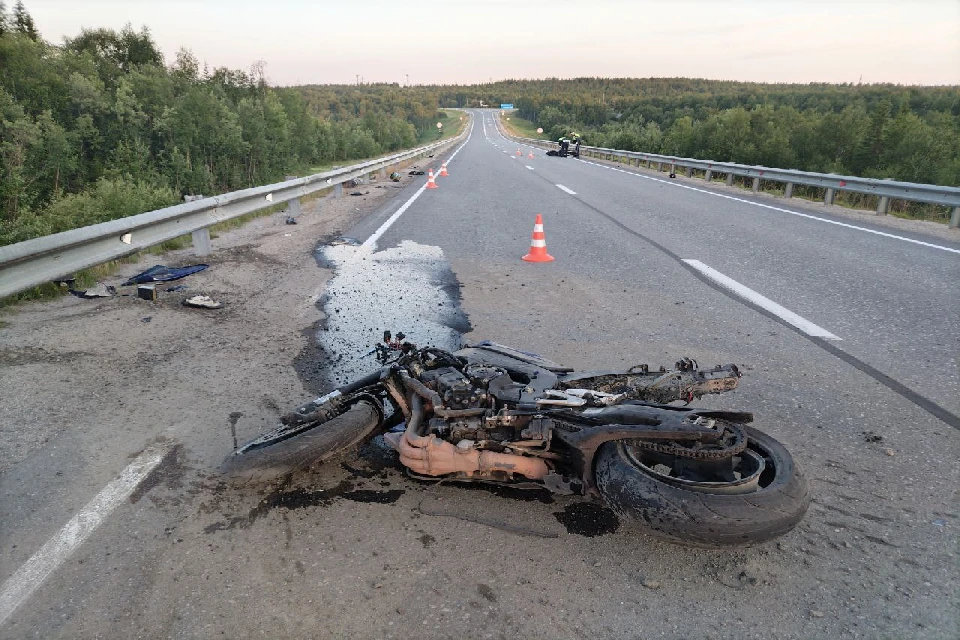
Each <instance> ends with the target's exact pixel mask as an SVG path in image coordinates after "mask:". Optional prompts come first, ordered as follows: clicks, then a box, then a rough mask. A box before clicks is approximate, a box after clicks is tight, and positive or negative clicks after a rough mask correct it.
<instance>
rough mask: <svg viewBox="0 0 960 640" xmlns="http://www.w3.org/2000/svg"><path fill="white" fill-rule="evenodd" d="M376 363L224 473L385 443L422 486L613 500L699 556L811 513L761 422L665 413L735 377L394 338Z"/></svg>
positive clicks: (268, 471) (269, 471) (301, 411)
mask: <svg viewBox="0 0 960 640" xmlns="http://www.w3.org/2000/svg"><path fill="white" fill-rule="evenodd" d="M401 340H402V336H401ZM376 351H377V356H378V360H380V361H381V363H382V364H383V366H382V367H381V368H379V369H378V370H376V371H374V372H373V373H371V374H370V375H368V376H366V377H363V378H361V379H359V380H357V381H355V382H353V383H351V384H348V385H346V386H343V387H340V388H339V389H336V390H335V391H332V392H330V393H328V394H326V395H324V396H322V397H320V398H317V399H316V400H314V401H312V402H309V403H307V404H305V405H303V406H301V407H300V408H298V409H296V410H295V411H293V412H291V413H288V414H286V415H285V416H283V417H282V418H281V423H282V424H281V425H280V426H279V427H278V428H276V429H274V430H273V431H270V432H268V433H265V434H263V435H261V436H259V437H258V438H256V439H254V440H252V441H251V442H248V443H247V444H245V445H243V446H242V447H240V448H239V449H237V450H236V451H235V452H234V453H233V454H232V455H231V456H229V457H228V459H227V460H226V461H225V463H224V471H225V473H227V474H228V475H229V476H233V477H235V478H240V479H248V480H250V479H252V480H266V479H271V478H276V477H279V476H281V475H283V474H286V473H289V472H291V471H293V470H296V469H300V468H304V467H306V466H309V465H310V464H313V463H316V462H319V461H322V460H324V459H327V458H330V457H332V456H333V455H336V454H337V453H339V452H342V451H344V450H347V449H350V448H351V447H354V446H355V445H358V444H360V443H363V442H365V441H367V440H370V439H372V438H374V437H375V436H377V435H380V434H385V435H384V440H385V441H386V443H387V444H388V445H389V446H390V447H392V448H393V449H395V450H397V451H398V452H399V454H400V462H401V463H402V464H403V465H404V466H405V467H406V469H407V472H408V473H409V474H410V475H412V476H415V477H418V478H423V479H433V480H436V479H446V480H456V481H467V482H488V483H505V484H510V485H512V486H520V487H523V486H531V485H533V486H536V487H539V488H546V489H549V490H550V491H553V492H556V493H561V494H583V495H588V496H592V497H595V498H601V499H602V500H603V501H604V502H605V503H606V504H607V505H608V506H609V507H610V508H612V509H613V510H614V511H615V512H617V513H618V514H619V515H621V516H624V517H626V518H627V519H629V520H633V521H635V522H637V523H638V524H639V525H641V526H642V527H644V528H646V529H647V530H648V531H649V532H650V533H652V534H653V535H656V536H659V537H662V538H666V539H668V540H671V541H674V542H679V543H682V544H688V545H694V546H700V547H730V546H749V545H752V544H756V543H759V542H763V541H765V540H769V539H771V538H774V537H776V536H779V535H781V534H783V533H785V532H787V531H789V530H790V529H792V528H793V527H794V526H795V525H796V524H797V523H798V522H799V521H800V519H801V518H802V517H803V514H804V512H805V511H806V509H807V507H808V505H809V502H810V498H809V494H808V491H807V486H806V482H805V480H804V478H803V476H802V475H801V473H800V471H799V470H798V468H797V467H796V465H795V464H794V462H793V460H792V458H791V456H790V454H789V453H788V452H787V450H786V449H785V448H784V447H783V445H781V444H780V443H779V442H777V441H776V440H774V439H773V438H771V437H770V436H768V435H766V434H764V433H762V432H760V431H758V430H757V429H754V428H751V427H749V426H746V425H747V423H749V422H751V421H752V419H753V416H752V415H751V414H750V413H745V412H737V411H720V410H707V409H694V408H690V407H688V406H676V405H671V404H668V403H670V402H674V401H683V402H686V403H687V404H689V402H690V401H692V400H694V399H696V398H699V397H701V396H703V395H705V394H715V393H722V392H724V391H729V390H731V389H734V388H735V387H736V386H737V384H738V381H739V378H740V375H741V374H740V371H739V370H738V369H737V367H736V366H735V365H732V364H728V365H723V366H717V367H715V368H713V369H701V368H699V367H698V366H697V363H696V362H695V361H693V360H689V359H683V360H681V361H679V362H677V363H676V365H675V366H674V367H673V368H671V369H666V368H662V367H661V368H659V370H657V369H652V368H650V367H648V366H647V365H639V366H636V367H633V368H631V369H630V370H628V371H626V372H623V373H582V372H576V371H574V370H573V369H570V368H568V367H564V366H561V365H559V364H557V363H555V362H551V361H549V360H546V359H545V358H542V357H540V356H538V355H535V354H531V353H527V352H523V351H519V350H517V349H513V348H510V347H506V346H504V345H500V344H497V343H494V342H489V341H484V342H481V343H478V344H475V345H472V346H467V347H465V348H463V349H460V350H458V351H456V352H452V353H451V352H448V351H444V350H441V349H436V348H429V347H428V348H416V347H415V346H414V345H412V344H410V343H408V342H402V341H400V340H392V341H391V340H390V339H388V338H387V336H386V335H385V344H384V345H380V346H379V347H378V348H377V350H376Z"/></svg>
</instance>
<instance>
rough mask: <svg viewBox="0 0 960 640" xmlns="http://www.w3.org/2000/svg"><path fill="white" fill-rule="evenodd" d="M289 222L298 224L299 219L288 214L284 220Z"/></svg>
mask: <svg viewBox="0 0 960 640" xmlns="http://www.w3.org/2000/svg"><path fill="white" fill-rule="evenodd" d="M284 222H286V223H287V224H297V219H296V218H294V217H293V216H287V219H286V220H284Z"/></svg>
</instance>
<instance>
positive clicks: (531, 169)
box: [524, 165, 533, 171]
mask: <svg viewBox="0 0 960 640" xmlns="http://www.w3.org/2000/svg"><path fill="white" fill-rule="evenodd" d="M524 166H525V167H526V168H527V169H530V171H533V167H531V166H530V165H524Z"/></svg>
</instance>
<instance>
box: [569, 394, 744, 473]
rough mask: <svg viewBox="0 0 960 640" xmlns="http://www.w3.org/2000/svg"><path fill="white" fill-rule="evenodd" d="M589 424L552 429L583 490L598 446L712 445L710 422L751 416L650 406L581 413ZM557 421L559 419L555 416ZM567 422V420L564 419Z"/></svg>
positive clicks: (715, 434)
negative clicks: (660, 442)
mask: <svg viewBox="0 0 960 640" xmlns="http://www.w3.org/2000/svg"><path fill="white" fill-rule="evenodd" d="M581 415H583V417H585V418H589V419H590V420H591V421H594V420H596V421H603V422H602V423H595V424H592V425H589V424H587V425H578V426H581V427H582V428H580V429H579V430H575V431H568V430H566V429H554V430H553V437H554V438H556V439H558V440H560V441H562V442H563V443H564V444H566V445H567V446H569V447H570V450H571V461H572V462H573V464H574V466H575V467H576V469H577V471H578V472H579V474H580V478H581V479H582V481H583V483H584V486H585V487H586V488H587V489H591V488H593V487H594V482H593V459H594V457H595V456H596V453H597V449H599V448H600V445H602V444H604V443H606V442H611V441H614V440H687V441H689V440H701V441H703V442H714V441H716V440H717V439H718V438H719V437H720V431H718V430H717V429H715V428H713V421H714V420H725V421H728V422H734V423H737V424H744V423H747V422H752V421H753V414H751V413H748V412H741V411H710V410H694V409H685V408H682V407H670V406H663V407H658V406H651V405H619V406H616V407H610V408H607V409H601V410H598V411H596V412H595V414H594V415H595V416H596V417H595V418H594V417H592V416H590V414H581ZM556 417H557V418H559V419H561V420H563V418H560V416H556ZM567 420H569V417H567Z"/></svg>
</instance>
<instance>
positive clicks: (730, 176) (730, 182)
mask: <svg viewBox="0 0 960 640" xmlns="http://www.w3.org/2000/svg"><path fill="white" fill-rule="evenodd" d="M726 184H727V186H728V187H732V186H733V174H732V173H728V174H727V183H726Z"/></svg>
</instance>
